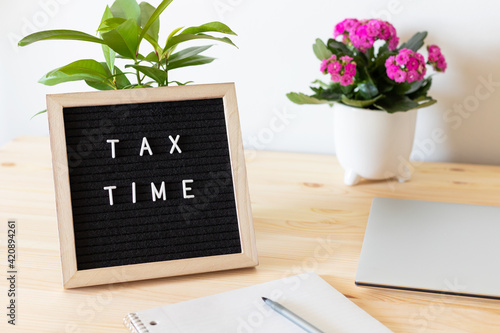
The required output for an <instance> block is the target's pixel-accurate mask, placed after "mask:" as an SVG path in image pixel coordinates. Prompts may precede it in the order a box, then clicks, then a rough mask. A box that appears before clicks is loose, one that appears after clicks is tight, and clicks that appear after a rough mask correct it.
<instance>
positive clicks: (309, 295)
mask: <svg viewBox="0 0 500 333" xmlns="http://www.w3.org/2000/svg"><path fill="white" fill-rule="evenodd" d="M261 297H267V298H270V299H272V300H274V301H277V302H279V303H281V304H282V305H283V306H285V307H287V308H289V309H290V310H292V311H293V312H295V313H296V314H298V315H300V316H301V317H302V318H304V319H306V320H307V321H309V322H310V323H311V324H313V325H315V326H316V327H318V328H319V329H321V330H322V331H324V332H325V333H336V332H339V333H340V332H346V333H347V332H371V333H377V332H391V331H390V330H389V329H388V328H387V327H385V326H384V325H382V324H381V323H380V322H379V321H377V320H376V319H374V318H373V317H371V316H370V315H369V314H367V313H366V312H365V311H363V310H362V309H360V308H359V307H358V306H356V305H355V304H354V303H352V302H351V301H350V300H348V299H347V298H346V297H345V296H344V295H342V294H341V293H340V292H338V291H337V290H336V289H334V288H333V287H332V286H330V285H329V284H328V283H327V282H326V281H325V280H323V279H322V278H320V277H319V276H318V275H317V274H316V273H307V274H300V275H295V276H291V277H287V278H284V279H281V280H276V281H272V282H267V283H262V284H259V285H255V286H252V287H247V288H242V289H237V290H233V291H228V292H225V293H221V294H217V295H213V296H207V297H203V298H198V299H194V300H190V301H186V302H181V303H177V304H171V305H166V306H163V307H159V308H154V309H149V310H145V311H140V312H137V313H129V314H128V315H127V316H126V317H125V318H124V322H125V326H127V327H128V328H129V329H130V331H131V332H140V333H160V332H161V333H190V332H193V333H195V332H196V333H276V332H286V333H304V331H303V330H302V329H301V328H299V327H297V326H295V324H293V323H291V322H290V321H288V320H287V319H285V318H284V317H282V316H281V315H279V314H277V313H275V312H274V311H273V310H271V309H270V308H269V307H268V306H267V305H266V304H264V302H263V301H262V299H261Z"/></svg>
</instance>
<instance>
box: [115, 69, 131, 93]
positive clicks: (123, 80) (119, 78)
mask: <svg viewBox="0 0 500 333" xmlns="http://www.w3.org/2000/svg"><path fill="white" fill-rule="evenodd" d="M115 73H116V74H115V81H116V87H117V88H118V89H127V88H130V87H131V83H130V81H129V79H128V78H127V76H126V75H125V74H124V73H123V72H122V71H121V70H120V69H119V68H118V67H115Z"/></svg>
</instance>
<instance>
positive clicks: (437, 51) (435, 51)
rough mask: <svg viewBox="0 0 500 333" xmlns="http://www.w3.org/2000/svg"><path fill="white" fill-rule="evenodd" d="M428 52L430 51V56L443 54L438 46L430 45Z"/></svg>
mask: <svg viewBox="0 0 500 333" xmlns="http://www.w3.org/2000/svg"><path fill="white" fill-rule="evenodd" d="M427 50H428V51H429V54H432V53H437V54H441V49H440V48H439V46H437V45H429V46H428V47H427Z"/></svg>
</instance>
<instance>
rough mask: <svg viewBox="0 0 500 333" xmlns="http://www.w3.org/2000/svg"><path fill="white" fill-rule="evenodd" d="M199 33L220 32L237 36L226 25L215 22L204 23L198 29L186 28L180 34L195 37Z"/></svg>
mask: <svg viewBox="0 0 500 333" xmlns="http://www.w3.org/2000/svg"><path fill="white" fill-rule="evenodd" d="M200 32H220V33H223V34H227V35H234V36H237V35H236V33H234V31H232V30H231V29H230V28H229V27H228V26H227V25H225V24H224V23H221V22H217V21H216V22H209V23H205V24H202V25H200V26H198V27H189V28H186V29H184V30H183V31H182V32H181V34H191V35H196V34H199V33H200Z"/></svg>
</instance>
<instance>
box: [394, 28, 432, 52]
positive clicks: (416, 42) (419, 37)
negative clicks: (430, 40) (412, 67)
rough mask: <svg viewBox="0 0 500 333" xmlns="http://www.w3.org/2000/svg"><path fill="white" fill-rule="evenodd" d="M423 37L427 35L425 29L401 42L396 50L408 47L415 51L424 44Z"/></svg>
mask: <svg viewBox="0 0 500 333" xmlns="http://www.w3.org/2000/svg"><path fill="white" fill-rule="evenodd" d="M425 37H427V31H423V32H417V33H416V34H415V35H413V37H412V38H410V40H408V41H407V42H406V43H403V44H402V45H401V46H400V47H399V49H398V50H402V49H410V50H412V51H414V52H417V51H418V50H419V49H420V48H421V47H422V46H424V39H425Z"/></svg>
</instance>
